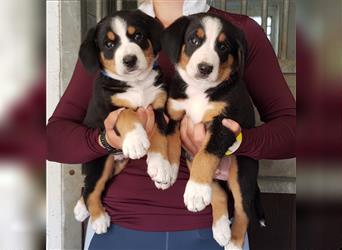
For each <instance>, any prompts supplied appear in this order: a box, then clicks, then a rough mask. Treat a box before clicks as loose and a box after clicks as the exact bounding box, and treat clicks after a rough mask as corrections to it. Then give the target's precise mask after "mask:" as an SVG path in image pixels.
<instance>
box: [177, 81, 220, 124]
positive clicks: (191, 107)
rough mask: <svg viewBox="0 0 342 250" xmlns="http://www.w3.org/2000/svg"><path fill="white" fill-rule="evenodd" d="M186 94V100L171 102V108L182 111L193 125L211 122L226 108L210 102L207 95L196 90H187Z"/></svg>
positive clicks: (218, 103)
mask: <svg viewBox="0 0 342 250" xmlns="http://www.w3.org/2000/svg"><path fill="white" fill-rule="evenodd" d="M186 94H187V96H188V98H186V99H177V100H172V108H174V109H175V110H184V111H185V114H186V115H187V116H188V117H190V118H191V120H192V121H193V122H194V123H195V124H196V123H200V122H209V121H211V120H212V119H213V118H214V117H215V116H217V115H219V114H220V113H222V112H223V110H224V108H225V107H226V103H223V102H215V101H210V100H209V97H208V96H207V94H205V93H204V92H203V91H201V90H198V89H196V88H191V87H190V88H188V89H187V90H186Z"/></svg>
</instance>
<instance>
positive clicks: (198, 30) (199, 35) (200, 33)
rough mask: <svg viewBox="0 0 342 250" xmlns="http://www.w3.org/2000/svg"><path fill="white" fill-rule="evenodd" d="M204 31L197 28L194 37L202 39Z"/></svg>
mask: <svg viewBox="0 0 342 250" xmlns="http://www.w3.org/2000/svg"><path fill="white" fill-rule="evenodd" d="M204 34H205V33H204V30H203V29H202V28H198V29H197V31H196V35H197V36H198V37H199V38H204Z"/></svg>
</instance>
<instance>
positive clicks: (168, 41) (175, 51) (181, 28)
mask: <svg viewBox="0 0 342 250" xmlns="http://www.w3.org/2000/svg"><path fill="white" fill-rule="evenodd" d="M189 23H190V20H189V18H188V17H185V16H184V17H181V18H178V19H177V20H176V21H175V22H174V23H173V24H171V25H170V26H169V27H168V28H167V29H165V30H164V31H163V33H162V36H161V46H162V50H163V51H164V53H165V54H166V55H167V56H168V57H169V58H170V60H171V62H172V63H177V62H178V60H179V55H180V52H181V48H182V44H183V42H184V35H185V31H186V29H187V27H188V25H189Z"/></svg>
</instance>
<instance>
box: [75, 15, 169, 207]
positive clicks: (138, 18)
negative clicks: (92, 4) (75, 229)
mask: <svg viewBox="0 0 342 250" xmlns="http://www.w3.org/2000/svg"><path fill="white" fill-rule="evenodd" d="M113 17H121V18H122V19H123V20H125V21H126V23H127V25H132V26H134V27H135V29H136V32H139V33H141V34H142V36H143V39H141V40H140V39H139V41H137V40H134V37H133V35H131V34H128V33H127V34H126V35H127V37H128V38H129V39H130V41H131V42H135V43H136V44H138V45H139V46H140V47H141V48H142V49H143V50H145V49H147V48H148V47H149V46H150V44H149V42H150V43H151V45H152V49H153V53H154V55H155V56H156V55H157V53H158V52H159V50H160V48H161V46H160V34H161V32H162V26H161V24H160V23H158V22H157V21H155V20H154V19H153V18H151V17H149V16H147V15H146V14H144V13H142V12H141V11H120V12H115V13H114V14H112V15H111V16H108V17H105V18H104V19H102V20H101V21H100V22H99V23H98V24H97V26H96V27H94V28H92V29H90V30H89V32H88V33H87V36H86V38H85V40H84V41H83V42H82V45H81V47H80V51H79V57H80V60H81V62H82V63H83V65H84V66H85V68H86V69H87V70H89V71H91V72H94V71H97V70H99V69H103V65H101V63H100V59H99V58H100V53H101V52H102V53H103V54H104V57H105V58H106V59H112V58H113V57H114V56H115V52H116V49H117V47H119V45H120V38H119V36H116V38H115V43H114V47H113V48H110V49H108V48H106V46H105V43H106V42H107V41H108V37H107V32H108V31H111V29H110V27H111V26H110V21H111V20H112V18H113ZM141 34H139V36H140V35H141ZM148 41H149V42H148ZM153 70H154V71H156V72H158V74H157V76H156V77H155V79H154V82H153V85H154V86H155V87H160V88H161V89H162V90H164V91H165V92H166V86H165V83H164V82H163V81H162V74H161V72H160V70H159V68H158V67H154V69H153ZM130 88H131V86H130V85H129V84H128V83H127V82H125V81H120V80H116V79H113V78H111V77H109V76H107V75H106V74H104V73H101V74H99V75H98V77H97V78H96V80H95V81H94V84H93V93H92V97H91V100H90V103H89V105H88V109H87V113H86V116H85V118H84V121H83V124H84V125H85V126H87V127H89V128H98V129H100V130H103V129H104V120H105V119H106V117H107V116H108V115H109V113H110V112H112V111H114V110H117V109H119V108H121V107H119V106H115V105H113V104H112V102H111V97H112V96H113V95H115V94H119V93H125V92H127V91H129V89H130ZM154 112H155V118H156V123H157V127H158V129H159V130H160V131H162V134H165V131H166V121H165V118H164V115H163V113H164V109H162V108H160V109H156V110H154ZM113 129H114V131H115V132H116V133H117V134H118V135H120V134H119V132H118V130H117V129H116V128H115V127H114V128H113ZM107 157H108V156H107V155H106V156H103V157H100V158H98V159H94V160H92V161H90V162H87V163H84V164H83V165H82V170H83V173H85V175H86V177H85V180H84V189H83V198H84V201H85V204H86V205H87V198H88V196H89V195H90V194H91V192H92V191H93V190H94V187H95V185H96V183H97V181H98V180H99V178H100V177H101V175H102V173H103V167H104V164H105V161H106V159H107Z"/></svg>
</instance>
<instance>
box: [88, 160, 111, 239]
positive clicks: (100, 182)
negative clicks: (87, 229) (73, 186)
mask: <svg viewBox="0 0 342 250" xmlns="http://www.w3.org/2000/svg"><path fill="white" fill-rule="evenodd" d="M95 167H100V166H95ZM113 172H114V158H113V156H112V155H109V156H108V157H107V160H106V162H105V164H104V166H103V171H102V173H101V175H100V178H98V179H97V181H96V183H95V186H94V188H93V190H92V191H91V192H90V193H89V194H88V195H87V196H86V197H85V200H86V204H87V207H88V210H89V214H90V223H91V225H92V227H93V229H94V231H95V232H96V233H97V234H101V233H106V232H107V228H108V227H109V226H110V217H109V215H108V214H107V212H106V211H105V209H104V208H103V206H102V202H101V196H102V192H103V190H104V189H105V185H106V182H107V181H108V179H109V178H110V177H112V176H113Z"/></svg>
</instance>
